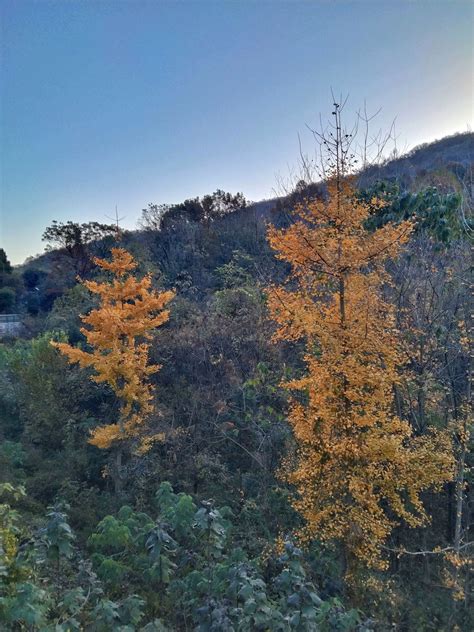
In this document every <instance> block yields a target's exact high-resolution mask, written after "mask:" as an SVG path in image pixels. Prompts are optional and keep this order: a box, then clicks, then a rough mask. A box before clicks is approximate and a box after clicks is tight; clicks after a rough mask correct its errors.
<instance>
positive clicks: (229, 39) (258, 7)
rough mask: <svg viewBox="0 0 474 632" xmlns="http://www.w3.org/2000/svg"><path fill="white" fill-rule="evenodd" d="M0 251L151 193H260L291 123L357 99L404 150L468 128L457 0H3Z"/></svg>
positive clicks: (465, 57) (464, 24)
mask: <svg viewBox="0 0 474 632" xmlns="http://www.w3.org/2000/svg"><path fill="white" fill-rule="evenodd" d="M0 6H1V9H0V11H1V44H0V46H1V76H0V80H1V111H0V117H1V118H0V120H1V130H0V131H1V155H0V159H1V208H0V211H1V224H0V231H1V232H0V246H3V247H4V248H5V249H6V251H7V254H8V256H9V258H10V259H11V260H12V261H13V262H14V263H20V262H21V261H22V260H23V259H24V258H25V257H26V256H28V255H34V254H37V253H39V252H41V251H42V250H43V247H44V246H43V244H42V242H41V233H42V231H43V230H44V228H45V227H46V226H47V225H48V224H49V223H50V222H51V221H52V220H53V219H57V220H63V221H65V220H68V219H72V220H76V221H89V220H97V221H108V220H107V218H106V216H107V215H113V214H114V208H115V205H116V204H117V205H118V209H119V214H120V215H125V216H126V219H125V220H124V222H123V223H124V225H125V226H126V227H134V226H135V225H136V221H137V219H138V217H139V215H140V210H141V209H142V208H143V207H145V206H146V205H147V203H148V202H157V203H161V202H179V201H181V200H183V199H184V198H186V197H191V196H196V195H203V194H205V193H209V192H212V191H214V190H215V189H216V188H221V189H225V190H230V191H232V192H236V191H242V192H243V193H244V194H245V195H246V197H247V198H249V199H253V200H257V199H261V198H263V197H270V196H271V195H272V193H273V189H274V188H275V186H276V174H278V173H283V174H285V173H286V172H287V169H288V165H294V164H295V163H296V160H297V156H298V132H300V133H302V139H303V142H304V143H305V144H306V143H307V146H308V149H310V148H311V139H310V136H309V134H308V133H307V132H305V125H306V124H307V123H308V124H314V123H315V122H316V121H317V119H318V116H319V113H320V112H322V113H323V114H324V113H329V109H328V108H330V105H331V99H330V88H331V86H332V87H333V88H334V89H335V90H336V91H337V92H344V93H349V95H350V101H349V104H348V112H349V111H350V110H354V111H355V110H356V109H357V108H358V107H359V106H360V105H361V104H362V103H363V101H364V99H366V100H367V103H368V104H369V106H370V107H371V108H373V109H376V108H378V107H382V108H383V111H382V114H381V116H380V121H379V122H380V125H382V126H384V125H387V124H388V123H389V122H390V121H391V120H392V119H393V118H394V117H395V116H396V117H397V130H398V132H399V133H400V141H399V144H401V145H402V146H404V145H405V143H407V145H408V146H409V147H413V146H414V145H416V144H418V143H420V142H425V141H430V140H433V139H435V138H441V137H442V136H444V135H446V134H450V133H453V132H456V131H466V129H467V126H468V125H471V123H472V118H473V113H472V107H473V93H472V77H473V49H472V48H473V31H472V29H473V7H474V4H473V3H472V2H471V1H470V0H439V1H436V0H419V1H411V2H410V1H408V0H406V1H405V0H391V1H384V0H373V1H364V0H353V1H351V2H338V1H337V0H333V1H330V0H327V1H323V0H321V1H314V2H309V1H308V2H298V1H287V2H279V1H272V2H266V1H263V0H260V1H258V2H256V1H255V2H252V1H250V0H239V1H235V2H233V1H225V0H222V1H219V2H210V1H206V0H195V1H188V2H179V1H173V2H161V1H159V0H155V1H146V2H145V1H142V0H128V1H127V0H122V1H120V0H115V1H113V2H107V1H106V0H90V1H81V0H62V1H60V2H48V1H44V0H36V1H29V0H3V2H0Z"/></svg>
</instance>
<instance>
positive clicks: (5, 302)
mask: <svg viewBox="0 0 474 632" xmlns="http://www.w3.org/2000/svg"><path fill="white" fill-rule="evenodd" d="M15 301H16V292H15V290H14V289H13V288H11V287H1V288H0V313H2V314H3V313H8V312H10V311H11V310H12V308H13V306H14V305H15Z"/></svg>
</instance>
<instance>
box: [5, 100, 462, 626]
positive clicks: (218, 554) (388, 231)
mask: <svg viewBox="0 0 474 632" xmlns="http://www.w3.org/2000/svg"><path fill="white" fill-rule="evenodd" d="M334 116H335V122H336V125H335V128H336V130H337V129H339V127H340V128H341V130H342V126H340V125H338V117H339V116H340V113H339V111H338V108H337V107H336V109H335V114H334ZM473 142H474V138H473V135H472V134H460V135H457V136H453V137H449V138H446V139H443V140H442V141H439V142H437V143H434V144H431V145H426V146H423V147H420V148H417V149H416V150H414V151H412V152H411V153H410V154H408V155H406V156H403V157H398V158H397V157H394V158H393V159H392V160H389V161H385V162H380V163H379V164H377V165H372V166H370V167H366V168H364V169H362V170H359V172H357V171H356V172H355V175H348V174H349V172H351V173H354V169H353V165H352V163H351V157H350V154H349V153H348V147H349V145H348V141H346V139H345V137H344V135H342V131H341V134H340V137H339V135H338V134H337V133H336V134H335V140H334V143H335V145H334V151H336V150H337V152H338V154H337V156H336V158H335V160H334V161H333V163H332V165H331V164H329V174H328V176H327V178H326V180H323V181H320V182H318V183H317V184H312V183H310V182H308V181H307V180H306V181H305V179H304V178H303V177H302V179H301V180H300V181H299V182H298V183H296V184H295V186H293V187H292V190H291V191H289V192H288V195H285V196H283V197H280V198H275V199H274V200H268V201H263V202H259V203H251V202H248V201H246V200H245V198H244V196H243V195H242V194H236V195H234V194H230V193H225V192H223V191H220V190H218V191H216V192H215V193H212V194H209V195H207V196H204V197H203V198H196V199H191V200H185V201H184V202H183V203H181V204H174V205H166V204H149V205H148V206H147V208H146V209H144V210H143V212H142V218H141V221H140V226H139V227H138V228H137V230H136V231H120V230H119V231H117V227H116V226H115V225H113V224H112V225H109V224H103V223H99V222H96V223H94V222H92V223H87V224H86V223H84V224H79V223H75V222H72V221H71V222H68V223H62V222H54V223H53V224H52V225H51V226H49V227H47V228H45V232H44V236H43V238H44V240H45V244H46V247H47V252H46V253H45V254H44V255H41V256H38V257H35V258H32V259H30V260H28V261H27V262H26V263H25V264H24V265H22V266H18V267H12V266H11V265H10V263H9V261H8V253H5V252H4V251H3V250H2V251H1V256H0V265H1V272H0V273H1V288H0V311H1V312H2V313H6V314H9V313H10V314H11V313H17V314H19V315H20V317H21V322H22V329H21V332H20V335H19V336H16V337H12V338H4V339H3V340H2V341H1V344H0V382H1V388H0V400H1V406H0V437H1V444H0V471H1V484H0V494H1V498H0V621H1V622H2V623H1V625H0V627H1V629H5V630H41V631H43V630H44V631H46V630H51V631H53V630H54V631H56V632H59V631H69V630H70V631H72V630H90V631H98V632H99V631H107V630H122V631H123V632H125V631H127V632H132V631H133V630H137V631H138V630H142V631H147V632H148V631H149V632H151V631H152V630H155V631H165V630H169V631H186V630H189V631H191V630H198V631H201V632H204V631H211V630H212V631H237V630H239V631H252V630H262V631H278V630H281V631H286V630H288V631H290V630H295V631H312V630H322V631H332V630H341V631H342V630H346V631H349V630H354V631H355V630H358V631H362V630H374V631H375V630H381V631H382V630H393V629H396V630H407V631H413V630H417V631H425V630H426V631H428V630H466V631H467V630H472V629H473V628H474V619H473V614H472V613H473V608H472V586H473V582H472V577H471V576H470V574H472V553H473V550H474V548H473V547H471V546H470V544H471V538H472V535H470V530H469V529H470V524H471V522H472V508H473V498H472V474H471V469H470V468H471V467H472V456H471V455H470V452H469V448H470V442H471V441H472V439H471V432H472V419H473V416H472V391H471V389H472V370H473V367H472V361H473V336H472V334H473V330H474V329H473V328H474V320H473V318H474V315H473V311H474V310H473V292H472V291H473V275H472V236H473V231H474V225H473V222H472V203H473V200H472V194H473V184H472V149H473ZM331 151H333V150H332V149H331V147H329V149H328V153H327V156H329V158H330V157H331ZM339 152H341V153H339ZM81 328H82V329H81Z"/></svg>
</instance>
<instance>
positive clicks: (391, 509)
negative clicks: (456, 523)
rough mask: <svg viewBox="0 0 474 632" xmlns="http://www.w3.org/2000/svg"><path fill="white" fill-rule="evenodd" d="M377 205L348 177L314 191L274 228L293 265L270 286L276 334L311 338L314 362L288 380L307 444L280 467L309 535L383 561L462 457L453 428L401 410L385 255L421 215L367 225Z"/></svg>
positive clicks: (374, 563) (281, 252) (308, 347)
mask: <svg viewBox="0 0 474 632" xmlns="http://www.w3.org/2000/svg"><path fill="white" fill-rule="evenodd" d="M383 204H384V203H383V202H382V201H380V202H378V201H376V200H372V201H371V205H372V208H373V207H376V206H382V205H383ZM370 212H371V211H370V209H369V205H367V204H365V203H363V202H361V201H359V200H358V199H357V198H356V196H355V194H354V190H353V187H352V184H351V182H350V180H349V179H347V180H346V181H345V182H343V183H342V184H341V183H340V181H339V180H336V178H334V179H333V180H331V181H329V183H328V195H327V199H326V200H325V201H315V200H308V201H306V202H305V203H303V204H301V205H299V206H298V207H297V208H296V209H295V221H294V223H293V224H292V225H291V226H289V227H288V228H285V229H281V230H278V229H276V228H274V227H271V228H270V229H269V231H268V239H269V242H270V245H271V247H272V248H273V249H274V250H275V251H276V256H277V257H278V258H279V259H281V260H283V261H286V262H288V263H289V264H290V265H291V274H290V278H289V283H288V284H287V285H285V286H278V287H276V286H273V287H270V288H268V305H269V309H270V313H271V316H272V318H273V319H274V320H275V321H276V323H277V325H278V329H277V331H276V333H275V336H274V339H275V340H276V341H278V340H293V341H296V340H303V341H304V343H305V355H304V360H305V363H306V368H307V371H306V373H305V375H304V376H303V377H301V378H299V379H294V380H292V381H290V382H288V383H286V384H285V387H286V388H288V389H289V390H290V391H292V392H294V393H295V396H294V397H293V399H292V400H291V403H290V410H289V423H290V425H291V427H292V430H293V433H294V436H295V439H296V444H297V450H296V454H295V455H294V458H293V459H288V460H287V461H286V463H285V464H284V465H283V467H282V475H283V477H284V478H285V479H286V480H287V481H288V482H289V483H291V484H292V485H294V487H295V489H296V492H297V496H296V498H295V500H294V506H295V508H296V509H297V511H298V512H299V513H300V514H301V515H302V516H303V517H304V519H305V524H306V526H305V528H304V529H303V531H302V532H301V534H300V536H301V537H302V539H303V540H304V539H312V538H316V537H317V538H318V539H319V540H322V541H330V540H339V541H342V542H343V543H344V545H345V549H346V552H347V554H348V557H349V558H352V559H355V560H359V562H360V561H362V562H363V563H364V564H365V565H367V566H370V567H374V568H384V566H385V562H384V560H383V559H382V556H381V550H382V545H383V543H384V542H385V540H386V539H387V537H388V535H389V534H390V532H391V530H392V529H393V527H394V525H395V524H396V523H397V521H398V520H399V519H403V520H405V521H406V522H407V523H408V524H409V525H410V526H413V527H415V526H419V525H421V524H423V523H424V522H425V521H426V520H427V518H428V517H427V515H426V513H425V511H424V509H423V506H422V503H421V500H420V493H421V492H422V491H423V490H424V489H427V488H429V487H432V488H439V487H440V486H441V485H442V483H443V482H444V481H446V480H448V479H451V478H452V468H453V461H452V454H451V448H450V445H449V441H448V439H447V438H446V437H445V435H443V434H441V433H435V432H434V433H432V434H431V435H429V436H424V437H417V438H415V437H414V436H412V432H411V429H410V426H409V424H408V423H407V422H405V421H404V420H402V419H400V418H399V417H397V415H396V414H394V412H393V405H392V404H393V388H394V385H396V384H397V383H398V382H399V380H400V377H399V368H400V367H401V365H402V364H403V357H402V354H401V346H400V343H399V332H398V331H397V328H396V322H395V313H394V308H393V306H392V305H391V304H389V303H388V302H387V301H386V300H385V299H384V298H383V295H382V287H383V285H384V284H388V283H389V278H388V275H387V273H386V271H385V264H386V262H387V261H388V260H389V259H391V258H394V257H396V256H397V254H398V253H399V252H400V250H401V248H402V247H403V245H404V244H405V243H406V242H407V240H408V238H409V236H410V233H411V231H412V225H411V223H410V222H402V223H400V224H397V225H394V224H386V225H385V226H384V227H382V228H379V229H377V230H375V231H373V232H369V231H368V230H366V228H365V223H366V220H367V219H368V218H369V214H370Z"/></svg>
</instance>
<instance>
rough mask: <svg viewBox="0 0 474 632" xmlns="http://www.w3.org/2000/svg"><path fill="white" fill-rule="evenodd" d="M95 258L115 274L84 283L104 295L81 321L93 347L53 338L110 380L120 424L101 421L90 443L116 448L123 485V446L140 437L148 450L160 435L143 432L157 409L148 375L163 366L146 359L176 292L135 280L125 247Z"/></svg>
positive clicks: (72, 356)
mask: <svg viewBox="0 0 474 632" xmlns="http://www.w3.org/2000/svg"><path fill="white" fill-rule="evenodd" d="M94 262H95V263H96V265H98V266H99V267H100V268H102V269H103V270H105V271H108V272H111V273H112V275H113V279H112V280H110V281H105V282H102V283H99V282H96V281H84V282H83V285H84V286H85V287H86V288H87V289H88V290H89V291H90V292H92V293H93V294H97V295H98V296H99V298H100V304H99V307H98V308H97V309H93V310H92V311H91V312H90V313H89V314H88V315H87V316H83V317H82V321H83V322H84V323H85V324H86V325H89V328H86V327H83V328H82V329H81V332H82V333H83V334H84V336H85V338H86V340H87V342H88V343H89V345H90V346H91V347H92V351H84V350H83V349H79V348H76V347H72V346H71V345H69V344H67V343H53V344H54V346H55V347H56V348H57V349H59V351H60V352H61V353H63V354H65V355H66V356H67V358H68V359H69V362H71V363H78V364H79V365H80V366H81V367H91V368H93V369H94V371H95V375H94V376H93V377H92V379H93V380H94V381H95V382H97V383H103V382H105V383H107V384H108V385H109V386H110V387H111V388H112V390H113V391H114V393H115V395H116V396H117V398H118V400H119V402H120V409H119V418H118V422H117V423H109V424H107V425H105V426H98V427H97V428H95V430H94V431H93V432H92V436H91V438H90V440H89V442H90V443H91V444H92V445H95V446H97V447H98V448H101V449H107V448H110V447H114V448H115V451H116V471H115V484H116V488H117V490H118V489H119V488H120V479H121V469H122V445H123V444H124V443H129V442H130V441H133V440H135V441H138V442H139V444H140V447H139V449H140V450H142V451H146V450H147V449H148V448H149V447H150V446H151V444H152V442H153V440H156V439H159V438H162V437H160V436H158V435H147V436H145V433H144V423H145V421H146V420H147V418H148V417H149V415H150V413H151V412H152V410H153V406H152V404H151V399H152V396H153V390H152V387H151V385H150V383H149V379H148V378H149V376H150V375H151V374H152V373H156V372H157V371H158V370H159V369H160V366H158V365H152V364H148V352H149V347H150V343H149V342H148V341H149V340H150V338H151V334H150V331H152V330H153V329H155V328H156V327H159V326H160V325H162V324H163V323H165V322H166V321H167V320H168V318H169V311H168V310H165V309H164V308H165V306H166V305H167V303H169V301H170V300H171V299H172V298H173V297H174V292H172V291H167V292H160V293H159V292H156V291H154V290H152V289H150V287H151V277H150V275H147V276H145V277H144V278H143V279H141V280H139V279H136V278H135V277H134V276H133V275H132V274H131V271H132V270H133V269H134V268H136V267H137V264H136V262H135V261H134V259H133V257H132V255H131V254H130V253H128V252H127V251H126V250H125V249H123V248H112V260H111V261H107V260H105V259H98V258H95V259H94Z"/></svg>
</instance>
